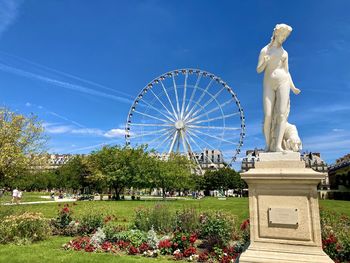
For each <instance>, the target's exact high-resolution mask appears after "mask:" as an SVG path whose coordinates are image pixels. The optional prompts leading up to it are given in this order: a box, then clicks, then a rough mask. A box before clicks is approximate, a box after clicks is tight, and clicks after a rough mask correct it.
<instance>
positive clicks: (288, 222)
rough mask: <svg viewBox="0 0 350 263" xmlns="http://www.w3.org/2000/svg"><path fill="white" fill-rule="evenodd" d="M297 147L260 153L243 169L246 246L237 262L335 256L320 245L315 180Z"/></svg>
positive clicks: (270, 262)
mask: <svg viewBox="0 0 350 263" xmlns="http://www.w3.org/2000/svg"><path fill="white" fill-rule="evenodd" d="M324 177H325V175H324V174H322V173H317V172H315V171H313V170H312V169H309V168H305V163H304V162H303V161H301V160H300V155H299V153H263V154H260V155H259V161H257V162H256V163H255V168H253V169H250V170H249V171H248V172H246V173H243V174H242V178H243V179H244V180H245V181H246V182H247V183H248V186H249V214H250V242H251V243H250V246H249V247H248V249H247V250H246V251H245V252H244V253H242V255H241V257H240V259H239V262H240V263H248V262H249V263H255V262H266V263H275V262H276V263H277V262H280V263H289V262H310V263H311V262H313V263H323V262H325V263H326V262H333V261H332V260H331V259H330V258H329V257H328V256H327V255H326V254H325V253H324V252H323V251H322V240H321V227H320V216H319V207H318V200H317V184H318V183H319V182H320V181H321V179H323V178H324Z"/></svg>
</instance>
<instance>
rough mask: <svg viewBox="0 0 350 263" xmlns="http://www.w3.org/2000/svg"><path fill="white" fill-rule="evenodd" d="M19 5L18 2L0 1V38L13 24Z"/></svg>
mask: <svg viewBox="0 0 350 263" xmlns="http://www.w3.org/2000/svg"><path fill="white" fill-rule="evenodd" d="M20 4H21V1H18V0H0V37H1V35H2V34H3V33H4V32H5V31H6V30H7V29H8V27H9V26H11V25H12V24H13V23H14V22H15V20H16V18H17V16H18V9H19V6H20Z"/></svg>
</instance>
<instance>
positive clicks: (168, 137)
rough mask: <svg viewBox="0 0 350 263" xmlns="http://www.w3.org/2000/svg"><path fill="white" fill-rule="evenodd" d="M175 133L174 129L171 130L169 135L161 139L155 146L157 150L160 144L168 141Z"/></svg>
mask: <svg viewBox="0 0 350 263" xmlns="http://www.w3.org/2000/svg"><path fill="white" fill-rule="evenodd" d="M173 133H174V131H173V130H172V131H170V133H169V134H168V136H166V137H165V138H164V140H163V141H161V142H160V143H159V144H158V145H157V146H156V147H154V149H155V150H156V149H158V148H159V147H160V146H162V145H163V144H164V143H165V142H166V141H169V140H170V138H171V137H172V135H173Z"/></svg>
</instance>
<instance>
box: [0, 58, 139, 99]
mask: <svg viewBox="0 0 350 263" xmlns="http://www.w3.org/2000/svg"><path fill="white" fill-rule="evenodd" d="M0 70H2V71H5V72H9V73H12V74H15V75H19V76H22V77H26V78H29V79H33V80H39V81H42V82H45V83H48V84H52V85H54V86H58V87H62V88H64V89H69V90H73V91H76V92H80V93H84V94H88V95H92V96H99V97H102V98H108V99H112V100H115V101H119V102H123V103H127V104H131V103H132V100H131V99H129V98H125V97H120V96H115V95H112V94H108V93H105V92H102V91H98V90H94V89H91V88H87V87H84V86H81V85H76V84H73V83H69V82H66V81H60V80H57V79H53V78H48V77H45V76H42V75H39V74H35V73H32V72H29V71H25V70H22V69H19V68H15V67H11V66H8V65H5V64H3V63H0Z"/></svg>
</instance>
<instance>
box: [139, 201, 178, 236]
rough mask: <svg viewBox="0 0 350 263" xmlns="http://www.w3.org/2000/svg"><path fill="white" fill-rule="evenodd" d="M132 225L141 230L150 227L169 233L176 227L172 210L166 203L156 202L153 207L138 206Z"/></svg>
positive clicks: (149, 228) (147, 229)
mask: <svg viewBox="0 0 350 263" xmlns="http://www.w3.org/2000/svg"><path fill="white" fill-rule="evenodd" d="M134 226H135V227H136V228H137V229H140V230H142V231H149V230H151V229H152V227H153V229H154V230H155V231H157V232H161V233H169V232H172V231H173V230H174V229H175V228H176V221H175V216H174V212H172V211H171V209H170V207H169V206H168V205H163V204H157V205H155V206H154V207H153V208H139V209H137V210H136V213H135V219H134Z"/></svg>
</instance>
